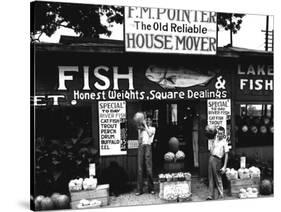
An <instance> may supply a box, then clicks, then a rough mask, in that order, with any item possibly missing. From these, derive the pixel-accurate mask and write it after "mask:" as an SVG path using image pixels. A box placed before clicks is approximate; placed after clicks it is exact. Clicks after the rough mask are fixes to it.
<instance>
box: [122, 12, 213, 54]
mask: <svg viewBox="0 0 281 212" xmlns="http://www.w3.org/2000/svg"><path fill="white" fill-rule="evenodd" d="M216 46H217V20H216V13H215V12H206V11H195V10H179V9H164V8H145V7H125V47H126V51H128V52H158V53H183V54H208V55H213V54H216Z"/></svg>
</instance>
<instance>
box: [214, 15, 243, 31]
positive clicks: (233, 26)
mask: <svg viewBox="0 0 281 212" xmlns="http://www.w3.org/2000/svg"><path fill="white" fill-rule="evenodd" d="M244 16H245V14H238V13H218V14H217V23H218V26H221V27H223V28H224V29H225V30H231V31H232V32H233V33H234V34H236V33H237V32H238V31H239V30H240V29H241V24H242V18H243V17H244Z"/></svg>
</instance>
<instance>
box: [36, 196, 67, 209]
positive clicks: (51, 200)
mask: <svg viewBox="0 0 281 212" xmlns="http://www.w3.org/2000/svg"><path fill="white" fill-rule="evenodd" d="M69 204H70V199H69V197H68V196H67V195H65V194H59V193H53V194H52V196H50V197H45V196H43V195H39V196H37V197H36V198H35V200H34V209H35V210H36V211H40V210H54V209H69V208H70V205H69Z"/></svg>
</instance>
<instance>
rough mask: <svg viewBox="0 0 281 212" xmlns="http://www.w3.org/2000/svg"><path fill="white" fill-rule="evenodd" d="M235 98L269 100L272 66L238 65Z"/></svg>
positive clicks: (271, 85) (271, 86)
mask: <svg viewBox="0 0 281 212" xmlns="http://www.w3.org/2000/svg"><path fill="white" fill-rule="evenodd" d="M236 85H237V98H238V97H239V98H243V97H246V98H252V97H253V98H255V99H257V97H260V98H261V99H265V98H270V99H272V96H273V65H272V64H238V65H237V82H236Z"/></svg>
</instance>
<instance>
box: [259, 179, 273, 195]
mask: <svg viewBox="0 0 281 212" xmlns="http://www.w3.org/2000/svg"><path fill="white" fill-rule="evenodd" d="M272 192H273V186H272V183H271V181H270V180H268V179H264V180H262V181H261V186H260V193H261V194H263V195H270V194H272Z"/></svg>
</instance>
